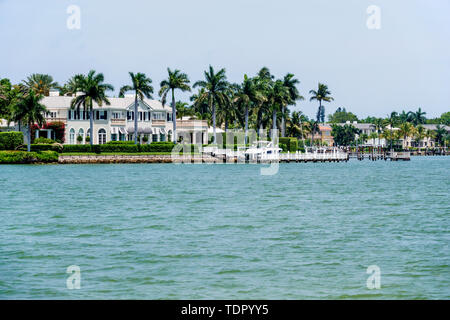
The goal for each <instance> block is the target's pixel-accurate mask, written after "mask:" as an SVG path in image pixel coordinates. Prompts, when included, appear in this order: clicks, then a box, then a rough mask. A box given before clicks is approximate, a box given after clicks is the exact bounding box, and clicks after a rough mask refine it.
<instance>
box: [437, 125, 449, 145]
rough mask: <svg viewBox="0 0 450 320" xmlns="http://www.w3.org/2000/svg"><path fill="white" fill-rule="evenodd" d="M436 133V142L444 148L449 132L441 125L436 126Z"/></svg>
mask: <svg viewBox="0 0 450 320" xmlns="http://www.w3.org/2000/svg"><path fill="white" fill-rule="evenodd" d="M434 132H435V138H436V142H437V143H438V144H439V145H440V146H442V145H443V144H444V136H445V134H446V133H447V130H445V128H444V127H443V126H441V125H440V124H438V125H437V126H436V130H434Z"/></svg>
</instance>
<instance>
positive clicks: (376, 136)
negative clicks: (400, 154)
mask: <svg viewBox="0 0 450 320" xmlns="http://www.w3.org/2000/svg"><path fill="white" fill-rule="evenodd" d="M369 138H370V139H372V142H373V144H372V146H375V139H376V138H378V132H375V131H374V132H371V133H370V135H369Z"/></svg>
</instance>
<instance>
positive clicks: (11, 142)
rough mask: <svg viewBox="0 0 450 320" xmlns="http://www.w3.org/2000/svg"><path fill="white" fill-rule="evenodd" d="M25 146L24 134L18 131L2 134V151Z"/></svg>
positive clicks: (0, 146)
mask: <svg viewBox="0 0 450 320" xmlns="http://www.w3.org/2000/svg"><path fill="white" fill-rule="evenodd" d="M22 144H23V133H22V132H17V131H10V132H0V150H15V149H16V148H17V147H18V146H20V145H22Z"/></svg>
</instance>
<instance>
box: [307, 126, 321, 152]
mask: <svg viewBox="0 0 450 320" xmlns="http://www.w3.org/2000/svg"><path fill="white" fill-rule="evenodd" d="M307 125H308V130H309V133H310V134H311V146H314V134H316V133H318V132H320V128H319V122H318V121H314V120H310V121H308V122H307Z"/></svg>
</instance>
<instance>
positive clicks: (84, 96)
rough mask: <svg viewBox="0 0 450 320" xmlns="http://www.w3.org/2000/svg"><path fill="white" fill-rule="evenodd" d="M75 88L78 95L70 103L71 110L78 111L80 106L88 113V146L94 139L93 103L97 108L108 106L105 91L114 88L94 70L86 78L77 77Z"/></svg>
mask: <svg viewBox="0 0 450 320" xmlns="http://www.w3.org/2000/svg"><path fill="white" fill-rule="evenodd" d="M76 81H77V83H78V84H77V86H78V90H79V92H80V95H77V96H76V97H74V98H73V99H72V101H71V103H70V107H71V108H72V109H75V108H76V109H78V110H79V109H80V107H81V106H82V107H83V108H84V110H86V111H88V112H89V125H90V130H89V131H90V144H91V145H92V144H93V141H94V139H93V137H94V102H95V103H97V105H98V106H100V107H101V106H102V105H103V103H105V104H106V105H110V104H111V103H110V102H109V100H108V98H107V96H106V91H108V90H111V91H112V90H114V87H113V86H112V85H110V84H108V83H104V81H105V77H104V76H103V73H97V74H96V72H95V70H91V71H89V73H88V74H87V76H84V75H79V76H77V79H76Z"/></svg>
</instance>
